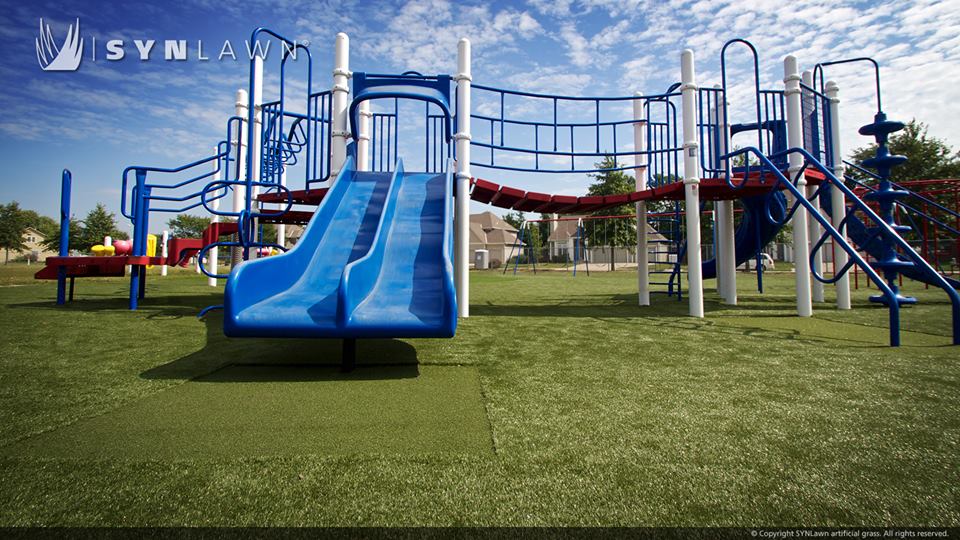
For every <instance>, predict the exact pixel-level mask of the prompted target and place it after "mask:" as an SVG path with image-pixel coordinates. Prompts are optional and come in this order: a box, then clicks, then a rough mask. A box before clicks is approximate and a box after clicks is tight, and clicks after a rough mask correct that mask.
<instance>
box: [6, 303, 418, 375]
mask: <svg viewBox="0 0 960 540" xmlns="http://www.w3.org/2000/svg"><path fill="white" fill-rule="evenodd" d="M222 299H223V296H222V294H220V293H211V294H202V295H169V296H148V297H147V298H146V299H145V300H144V301H143V302H142V303H141V305H140V308H139V309H138V310H137V313H138V314H140V315H141V316H144V317H145V318H146V319H148V320H156V319H180V318H185V317H191V318H193V317H196V316H197V314H198V313H199V312H200V310H201V309H203V308H204V307H206V306H209V305H211V304H218V303H220V302H222ZM10 307H14V308H28V309H38V308H39V309H52V310H61V311H66V312H69V311H83V312H103V313H107V312H114V313H117V312H129V309H128V305H127V299H126V298H119V297H110V298H83V299H77V300H74V301H73V302H68V303H67V304H65V305H63V306H57V305H56V304H55V303H53V302H31V303H22V304H11V306H10ZM198 324H203V325H204V327H205V331H206V345H205V346H204V347H203V349H201V350H199V351H195V352H193V353H190V354H189V355H187V356H184V357H182V358H179V359H177V360H174V361H173V362H170V363H167V364H164V365H161V366H157V367H154V368H151V369H149V370H147V371H144V372H143V373H141V374H140V376H141V377H143V378H145V379H180V380H190V379H196V378H198V377H200V378H202V380H203V381H205V382H252V381H258V380H259V381H264V382H268V381H283V380H286V381H290V380H300V381H318V380H335V379H336V380H340V379H343V380H369V379H405V378H412V377H417V376H419V368H418V365H419V360H418V358H417V350H416V348H414V347H413V346H412V345H410V344H409V343H406V342H403V341H399V340H395V339H364V340H359V341H358V343H357V348H358V350H357V365H356V369H355V370H354V371H353V372H352V373H349V374H342V373H340V372H339V369H340V367H341V364H342V341H341V340H339V339H286V338H274V339H271V338H228V337H226V336H224V335H223V313H222V312H221V311H212V312H210V313H209V314H208V315H207V316H206V317H204V319H203V320H199V321H198ZM171 339H175V337H173V338H171ZM160 346H163V344H162V343H161V344H160ZM234 368H242V369H234ZM301 368H303V369H301ZM291 376H293V377H296V379H291Z"/></svg>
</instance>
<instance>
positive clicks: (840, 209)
mask: <svg viewBox="0 0 960 540" xmlns="http://www.w3.org/2000/svg"><path fill="white" fill-rule="evenodd" d="M839 93H840V88H839V87H838V86H837V83H835V82H833V81H827V86H826V94H827V99H829V100H830V115H829V117H830V141H831V149H832V154H833V163H831V164H830V167H832V168H833V175H834V176H836V177H837V178H838V179H839V180H840V181H841V182H843V175H844V166H843V153H842V147H841V145H840V97H839V96H838V94H839ZM830 207H831V208H832V214H833V215H832V216H831V221H832V223H833V227H834V228H835V229H837V230H839V231H840V234H841V235H842V236H843V238H844V239H846V237H847V235H846V233H844V232H843V231H842V230H840V224H841V222H842V221H843V217H844V215H846V213H847V201H846V197H844V195H843V192H842V191H840V190H839V189H837V188H836V187H833V186H831V189H830ZM833 245H834V249H833V271H834V272H836V271H837V270H839V269H840V268H843V267H844V266H846V264H847V252H846V251H844V250H842V249H840V247H839V246H838V244H837V242H836V241H834V242H833ZM836 286H837V309H850V274H849V273H846V272H844V274H843V276H841V277H840V279H838V280H837V283H836Z"/></svg>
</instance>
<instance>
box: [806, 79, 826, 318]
mask: <svg viewBox="0 0 960 540" xmlns="http://www.w3.org/2000/svg"><path fill="white" fill-rule="evenodd" d="M800 80H802V81H803V84H805V85H807V86H809V87H810V88H813V72H811V71H809V70H807V71H804V72H803V73H802V74H801V76H800ZM810 97H811V98H812V99H819V98H818V97H816V96H810ZM801 99H802V93H801ZM822 108H823V107H822V106H821V107H818V108H817V110H820V109H822ZM802 112H803V109H802V108H801V114H802ZM809 125H810V128H811V129H814V130H815V129H817V127H816V125H815V124H814V123H813V122H810V124H809ZM824 127H826V126H824ZM811 135H812V134H811ZM828 166H829V165H828ZM816 190H817V186H807V190H806V192H805V193H806V195H807V199H808V200H810V204H812V205H813V208H814V209H815V210H816V211H817V213H821V214H822V213H823V211H822V210H820V197H812V195H813V194H814V192H816ZM807 224H808V226H809V228H810V232H809V233H807V234H808V235H809V238H808V240H809V241H810V242H811V246H810V247H811V248H812V247H813V245H812V244H813V243H814V242H816V241H817V240H818V239H819V238H820V235H821V234H823V231H821V230H820V222H819V221H817V220H816V219H811V220H809V221H808V222H807ZM810 255H811V253H810V251H809V250H808V251H806V252H805V253H804V256H806V257H809V256H810ZM812 255H813V271H814V272H816V273H817V274H818V275H823V250H822V249H819V250H817V252H816V253H813V254H812ZM811 285H812V287H813V288H812V298H813V301H814V302H823V301H824V295H823V282H821V281H820V280H817V279H815V280H813V282H812V283H811Z"/></svg>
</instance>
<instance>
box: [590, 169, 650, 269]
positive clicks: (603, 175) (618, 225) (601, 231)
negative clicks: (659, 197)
mask: <svg viewBox="0 0 960 540" xmlns="http://www.w3.org/2000/svg"><path fill="white" fill-rule="evenodd" d="M594 166H595V167H596V168H597V169H598V170H600V171H601V172H599V173H596V174H592V175H590V176H591V177H593V178H594V179H595V182H594V183H593V184H591V185H590V188H589V189H588V190H587V193H588V194H590V195H594V196H597V195H620V194H623V193H633V191H634V189H635V182H634V179H633V177H632V176H630V175H628V174H627V173H625V172H623V171H618V170H614V169H617V168H619V167H620V165H619V164H618V163H617V159H616V158H615V157H614V156H606V157H604V158H603V160H602V161H600V162H599V163H595V164H594ZM635 213H636V207H634V206H633V205H632V204H624V205H621V206H617V207H615V208H607V209H605V210H602V211H599V212H594V215H602V214H608V215H609V214H613V215H625V214H635ZM585 229H586V235H587V238H593V239H598V238H603V239H604V243H605V244H606V245H607V246H609V248H610V270H611V271H612V270H613V269H614V260H615V249H616V248H617V247H624V248H626V247H630V246H635V245H636V242H637V227H636V224H635V222H634V220H626V219H610V220H607V219H605V220H589V221H587V222H586V225H585Z"/></svg>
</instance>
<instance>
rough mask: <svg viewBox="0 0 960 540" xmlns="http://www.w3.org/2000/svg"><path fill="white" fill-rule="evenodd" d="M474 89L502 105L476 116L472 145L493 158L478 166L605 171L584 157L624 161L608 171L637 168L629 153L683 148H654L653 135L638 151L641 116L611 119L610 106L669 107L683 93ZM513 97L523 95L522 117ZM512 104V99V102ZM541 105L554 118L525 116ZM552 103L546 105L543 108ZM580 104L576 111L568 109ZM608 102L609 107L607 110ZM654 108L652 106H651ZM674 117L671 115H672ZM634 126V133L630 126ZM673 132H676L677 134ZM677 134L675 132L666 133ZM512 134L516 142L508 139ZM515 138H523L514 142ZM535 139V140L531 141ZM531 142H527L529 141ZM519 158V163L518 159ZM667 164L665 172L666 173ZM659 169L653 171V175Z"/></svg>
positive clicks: (652, 153) (477, 162)
mask: <svg viewBox="0 0 960 540" xmlns="http://www.w3.org/2000/svg"><path fill="white" fill-rule="evenodd" d="M472 89H473V90H475V91H478V94H479V95H478V98H477V99H478V101H483V100H484V99H486V101H487V102H489V103H496V104H498V107H499V110H498V113H497V114H495V115H494V114H490V113H486V114H484V113H480V112H477V113H473V114H471V118H472V119H473V120H475V121H476V124H477V127H475V128H474V129H473V136H474V138H473V140H472V141H471V145H472V146H473V147H476V148H477V149H478V151H477V152H476V155H477V156H478V158H479V157H480V156H481V155H482V156H485V157H487V158H488V159H486V160H483V161H481V160H480V159H475V160H474V161H473V162H472V165H475V166H477V167H484V168H491V169H500V170H508V171H531V172H546V173H592V172H599V171H600V170H601V169H599V168H598V167H597V166H596V165H595V164H593V163H590V164H589V165H585V164H583V160H584V159H591V160H596V159H597V158H603V157H612V158H614V159H616V160H617V161H618V163H617V166H616V167H613V168H605V169H603V170H607V171H610V170H615V171H622V170H631V169H634V168H635V167H636V165H635V164H633V163H631V164H626V163H622V162H621V161H622V159H623V158H627V157H630V156H633V157H636V156H638V155H644V154H646V155H647V156H649V157H650V158H651V159H648V161H650V162H651V163H652V162H653V161H655V159H653V158H654V156H656V154H658V153H661V154H670V153H679V151H680V150H681V149H680V148H679V147H678V146H674V147H669V148H666V147H658V148H656V149H654V142H653V141H652V140H648V149H647V150H646V151H644V152H638V151H636V150H635V149H634V148H633V134H632V129H633V126H634V125H635V124H636V123H637V122H638V121H640V120H648V121H650V120H651V119H650V118H649V117H648V118H645V119H634V118H630V119H627V120H606V119H605V116H609V115H610V114H611V113H610V112H609V111H608V110H606V109H616V108H617V107H619V108H624V106H626V105H631V106H632V104H633V103H634V102H636V101H641V102H643V103H645V104H650V103H651V102H656V101H663V102H665V103H667V105H665V107H671V106H672V107H673V108H674V109H675V107H676V106H675V104H673V103H671V99H675V98H679V96H680V94H679V93H676V92H672V91H671V92H668V93H666V94H661V95H655V96H610V97H585V96H564V95H551V94H538V93H533V92H523V91H519V90H507V89H502V88H495V87H492V86H484V85H479V84H474V85H473V86H472ZM508 97H509V98H510V99H511V100H513V101H516V100H519V104H520V106H519V107H518V109H519V112H517V113H516V115H517V116H511V115H509V114H508V112H507V108H508ZM509 105H512V103H509ZM538 107H539V108H541V109H542V110H544V111H546V115H547V116H549V120H532V119H524V118H520V116H519V115H521V114H522V113H523V112H524V110H525V109H527V110H530V109H536V108H538ZM543 107H546V109H543ZM567 107H575V109H576V110H575V111H574V113H572V114H571V113H568V112H566V111H565V110H564V109H565V108H567ZM605 107H606V109H605ZM647 109H648V111H649V110H650V107H649V106H648V107H647ZM588 117H589V119H587V118H588ZM668 118H669V116H668ZM674 120H675V118H673V119H668V120H665V121H664V123H666V124H668V128H669V130H670V131H677V126H676V124H675V121H674ZM648 129H650V130H651V131H650V133H653V134H654V135H657V136H659V135H660V133H659V132H658V131H657V129H656V128H655V127H650V126H649V124H648ZM627 130H630V133H629V134H627V133H624V131H627ZM671 135H672V134H671ZM663 138H666V139H675V137H672V136H671V137H663ZM508 139H509V140H510V141H511V142H508ZM512 141H518V142H516V143H513V142H512ZM526 141H532V145H531V144H530V143H529V142H526ZM524 142H526V144H525V143H524ZM518 161H519V162H518ZM666 171H667V167H666V166H664V167H663V168H662V170H661V171H660V172H661V173H666ZM652 175H653V173H651V177H652Z"/></svg>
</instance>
